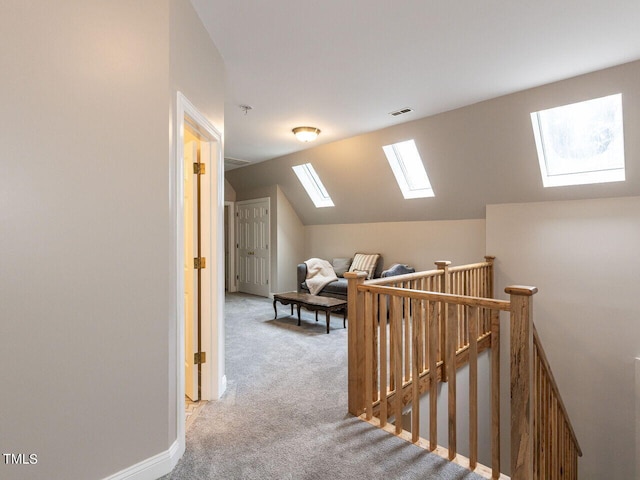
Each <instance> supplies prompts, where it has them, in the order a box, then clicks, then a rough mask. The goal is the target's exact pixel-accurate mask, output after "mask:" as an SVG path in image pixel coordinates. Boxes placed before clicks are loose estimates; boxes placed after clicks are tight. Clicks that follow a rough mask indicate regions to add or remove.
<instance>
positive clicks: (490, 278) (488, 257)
mask: <svg viewBox="0 0 640 480" xmlns="http://www.w3.org/2000/svg"><path fill="white" fill-rule="evenodd" d="M495 259H496V257H494V256H493V255H485V256H484V260H485V262H487V263H488V264H489V275H488V276H487V282H488V285H487V292H486V296H487V297H488V298H494V296H493V273H494V272H493V262H494V261H495Z"/></svg>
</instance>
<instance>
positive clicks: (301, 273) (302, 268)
mask: <svg viewBox="0 0 640 480" xmlns="http://www.w3.org/2000/svg"><path fill="white" fill-rule="evenodd" d="M306 279H307V264H306V263H299V264H298V283H297V284H296V288H297V290H298V293H300V292H302V287H301V285H302V284H303V283H304V282H305V280H306Z"/></svg>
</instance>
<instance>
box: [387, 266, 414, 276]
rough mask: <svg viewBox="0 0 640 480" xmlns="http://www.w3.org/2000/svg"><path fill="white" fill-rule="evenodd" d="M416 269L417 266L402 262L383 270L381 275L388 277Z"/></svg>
mask: <svg viewBox="0 0 640 480" xmlns="http://www.w3.org/2000/svg"><path fill="white" fill-rule="evenodd" d="M415 271H416V269H415V268H413V267H410V266H409V265H403V264H401V263H395V264H393V265H392V266H391V267H389V268H388V269H387V270H385V271H384V272H382V275H380V276H381V277H382V278H386V277H395V276H396V275H405V274H407V273H414V272H415Z"/></svg>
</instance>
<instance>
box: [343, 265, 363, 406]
mask: <svg viewBox="0 0 640 480" xmlns="http://www.w3.org/2000/svg"><path fill="white" fill-rule="evenodd" d="M344 276H345V278H346V279H347V281H348V287H347V318H348V319H349V328H348V330H347V346H348V384H349V385H348V388H349V413H351V414H352V415H356V416H358V415H360V414H361V413H362V412H363V410H364V295H363V294H362V292H360V291H358V286H360V285H362V283H363V282H364V281H365V278H366V277H367V274H366V273H364V272H347V273H345V274H344Z"/></svg>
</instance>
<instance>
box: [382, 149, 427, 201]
mask: <svg viewBox="0 0 640 480" xmlns="http://www.w3.org/2000/svg"><path fill="white" fill-rule="evenodd" d="M382 149H383V150H384V154H385V155H386V156H387V160H388V161H389V165H391V170H393V174H394V175H395V176H396V181H397V182H398V186H399V187H400V190H402V195H403V196H404V198H405V199H409V198H425V197H433V196H434V195H435V194H434V193H433V189H432V188H431V183H429V177H428V176H427V171H426V170H425V169H424V164H423V163H422V159H421V158H420V154H419V153H418V148H417V147H416V143H415V142H414V141H413V140H407V141H406V142H400V143H394V144H393V145H387V146H385V147H382Z"/></svg>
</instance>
